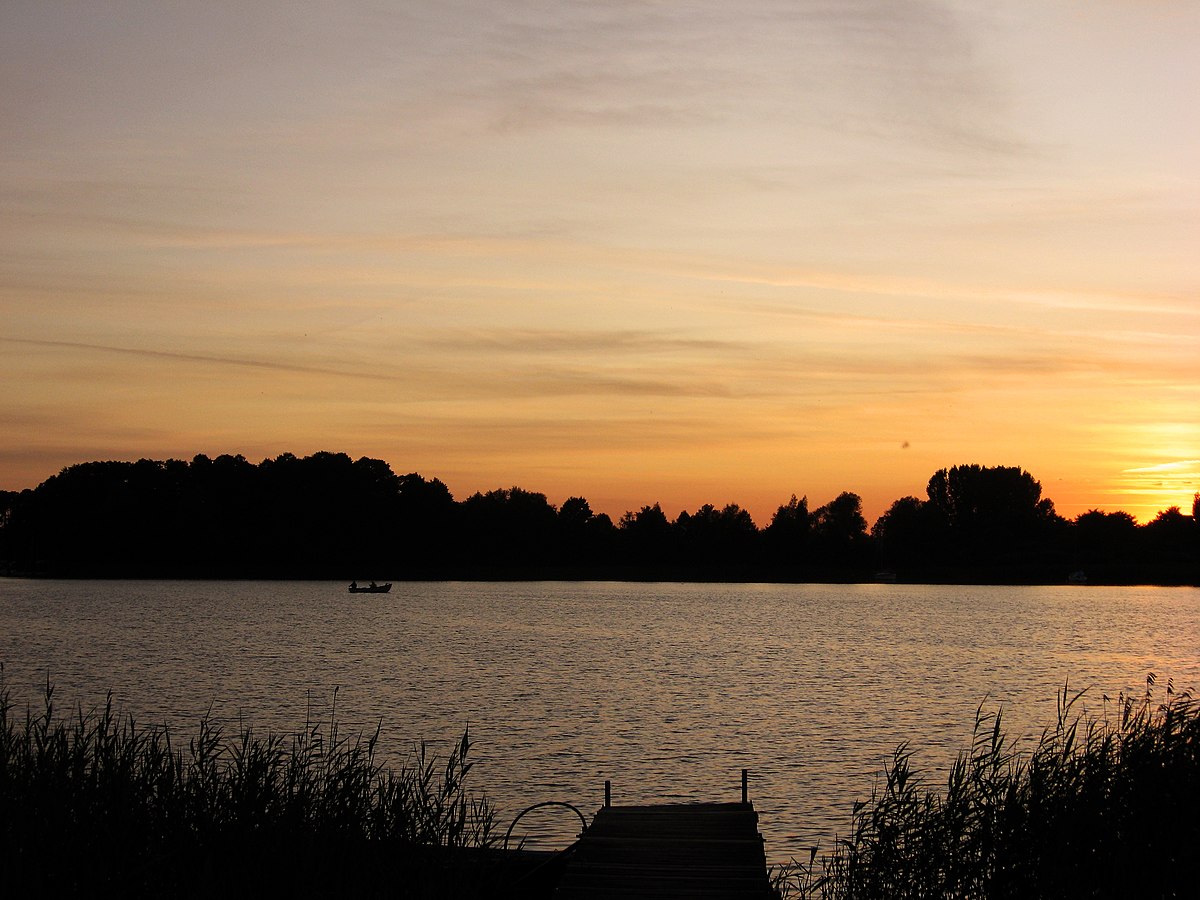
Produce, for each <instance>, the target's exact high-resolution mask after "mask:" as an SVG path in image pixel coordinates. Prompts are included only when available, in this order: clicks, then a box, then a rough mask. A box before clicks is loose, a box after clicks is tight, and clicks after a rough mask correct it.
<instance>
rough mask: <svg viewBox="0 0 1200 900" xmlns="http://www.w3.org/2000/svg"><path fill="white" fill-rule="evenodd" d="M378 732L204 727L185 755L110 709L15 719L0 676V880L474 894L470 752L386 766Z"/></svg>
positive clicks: (489, 841)
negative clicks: (258, 731)
mask: <svg viewBox="0 0 1200 900" xmlns="http://www.w3.org/2000/svg"><path fill="white" fill-rule="evenodd" d="M378 740H379V729H378V728H376V730H375V732H374V733H373V734H368V735H363V734H356V735H353V736H349V737H348V736H346V735H343V734H342V733H341V731H340V729H339V727H338V724H337V722H336V720H335V719H334V718H333V716H332V714H331V717H330V720H329V721H328V722H320V723H315V724H314V723H312V722H311V721H310V722H307V723H306V725H305V728H304V730H303V731H299V732H297V733H295V734H293V735H290V736H281V735H276V734H266V735H262V736H259V735H257V734H255V733H254V732H253V730H252V729H251V728H249V727H245V726H243V727H242V728H241V729H240V730H239V731H238V732H237V733H235V734H231V735H227V734H226V733H225V731H224V730H223V729H222V727H221V726H220V725H219V724H218V723H216V722H214V721H212V720H211V719H210V718H208V717H206V718H204V719H203V720H202V721H201V722H200V724H199V728H198V730H197V733H196V734H195V735H194V736H193V737H191V738H190V739H189V740H188V741H187V744H186V746H183V745H181V744H179V743H178V742H177V741H176V740H175V738H174V736H173V734H172V732H171V731H170V729H168V728H166V727H145V726H139V725H138V724H137V723H135V722H134V720H133V718H132V716H121V715H118V713H117V712H116V711H115V710H114V707H113V699H112V695H111V694H110V695H109V696H108V698H107V699H106V702H105V704H104V707H103V709H100V710H97V711H91V712H84V711H83V710H82V709H77V710H76V711H75V712H74V713H73V714H72V715H69V716H66V717H63V716H61V715H60V714H59V712H58V710H57V709H56V708H55V703H54V688H53V686H51V685H50V684H47V686H46V688H45V692H44V699H43V703H42V707H41V709H40V710H38V711H37V712H36V714H35V713H34V712H33V711H32V710H28V709H27V710H26V712H25V714H24V716H23V717H21V716H19V715H17V714H15V711H14V704H13V702H12V700H11V696H10V693H9V690H8V688H7V686H6V685H4V684H3V681H2V673H0V871H2V872H3V876H2V877H3V881H4V884H5V888H6V890H16V891H17V893H14V894H13V896H17V895H19V894H20V893H21V891H20V889H22V888H25V889H37V890H39V891H42V892H48V894H47V895H48V896H71V895H79V894H83V893H85V892H86V893H95V892H97V891H100V892H102V893H103V892H106V891H107V890H116V891H120V893H121V894H123V895H127V896H129V895H132V896H149V895H155V896H161V895H171V896H184V897H191V896H196V897H199V896H208V895H211V894H213V893H214V892H225V893H233V894H235V895H239V896H240V895H247V894H250V893H258V892H260V891H261V892H268V891H269V892H272V893H274V892H278V891H281V890H287V891H293V892H297V893H299V894H300V895H301V896H311V895H314V894H316V893H324V892H325V891H330V892H332V891H335V890H336V891H346V890H352V891H355V892H356V893H358V894H360V895H365V896H382V895H385V894H386V895H388V896H394V895H395V894H396V893H400V894H402V895H404V896H417V897H422V896H468V895H471V894H476V893H479V888H480V886H481V885H483V884H486V883H487V878H488V873H487V871H486V868H487V860H488V859H489V856H488V855H487V854H482V853H476V852H473V851H477V850H481V849H486V848H489V847H491V846H492V845H493V844H494V843H495V841H496V837H495V835H494V833H493V832H494V829H493V810H492V808H491V806H490V804H489V803H488V802H487V801H486V800H485V799H482V798H477V797H474V796H472V795H470V794H469V793H468V792H467V791H466V788H465V784H464V783H465V780H466V778H467V775H468V773H469V772H470V770H471V765H472V764H471V763H470V762H469V761H468V755H469V751H470V748H471V741H470V738H469V735H468V733H467V732H464V733H463V736H462V739H461V740H460V741H458V742H457V743H456V744H455V745H454V746H453V747H452V748H451V749H450V751H449V753H448V754H447V755H446V757H445V759H444V760H441V759H438V758H437V757H435V756H434V755H433V754H431V753H430V752H428V750H427V748H426V747H425V745H422V746H421V747H420V748H419V749H418V750H415V751H414V753H413V756H412V758H411V759H410V760H409V762H408V763H407V764H405V765H403V766H401V767H400V768H399V769H397V770H393V769H390V768H384V766H383V765H382V764H381V763H380V762H379V758H378Z"/></svg>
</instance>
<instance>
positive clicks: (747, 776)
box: [742, 769, 750, 803]
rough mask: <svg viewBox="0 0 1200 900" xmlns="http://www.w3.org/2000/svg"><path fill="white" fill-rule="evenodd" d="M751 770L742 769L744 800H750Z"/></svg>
mask: <svg viewBox="0 0 1200 900" xmlns="http://www.w3.org/2000/svg"><path fill="white" fill-rule="evenodd" d="M749 779H750V770H749V769H742V802H743V803H749V802H750V783H749Z"/></svg>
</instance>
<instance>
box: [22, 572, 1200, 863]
mask: <svg viewBox="0 0 1200 900" xmlns="http://www.w3.org/2000/svg"><path fill="white" fill-rule="evenodd" d="M0 661H2V662H3V663H4V679H5V682H6V683H7V685H8V688H9V690H10V692H11V693H12V696H13V699H14V701H15V702H16V704H17V706H18V709H19V710H22V711H23V709H24V707H25V706H26V704H33V705H34V706H35V708H36V707H38V706H39V705H40V703H41V691H42V688H43V687H44V685H45V683H46V680H47V678H49V680H50V681H51V682H52V683H53V684H54V686H55V701H56V703H57V704H58V705H59V708H60V709H62V710H63V711H70V710H71V709H73V708H74V707H75V706H76V704H80V705H82V706H83V707H84V708H85V709H88V708H93V707H96V706H100V705H102V704H103V702H104V698H105V694H106V692H107V691H109V690H111V691H112V692H113V694H114V697H115V700H116V702H117V704H118V705H119V706H120V708H121V709H122V710H123V711H125V712H129V713H132V714H133V715H134V717H135V719H136V720H137V721H138V722H140V723H146V724H162V723H168V724H170V725H171V726H172V728H173V731H175V733H176V734H177V736H182V737H184V738H187V737H190V736H192V735H194V734H195V724H196V722H197V721H198V720H199V719H200V718H201V717H202V716H204V715H205V714H206V713H211V715H212V716H213V717H214V718H216V719H218V720H219V721H221V722H222V723H224V724H225V725H226V726H227V727H228V728H233V729H236V728H237V726H238V723H239V721H244V722H245V723H246V724H248V725H252V726H253V727H254V728H255V729H256V730H257V731H262V730H265V729H274V730H277V731H287V732H291V731H294V730H296V729H299V728H301V727H303V725H304V723H305V720H306V717H312V718H315V719H326V718H327V717H328V716H329V715H330V714H331V712H332V713H333V714H334V715H336V717H337V719H338V721H339V722H340V723H341V726H342V729H343V731H347V730H351V731H357V730H359V729H365V730H367V731H372V730H374V728H375V725H376V723H382V731H383V734H382V738H381V742H382V744H383V746H384V749H385V750H386V751H387V752H388V754H389V759H390V760H391V761H392V762H394V763H397V764H398V763H401V762H403V761H404V759H405V758H406V757H407V754H408V753H409V752H410V750H411V749H412V747H413V746H414V745H415V744H417V743H418V742H420V741H422V740H424V741H426V742H428V743H429V744H430V745H431V747H432V748H433V749H435V750H437V751H439V752H440V753H444V752H445V749H446V748H447V747H448V745H449V743H450V742H451V741H452V740H454V739H456V738H458V737H460V736H461V734H462V731H463V729H464V727H467V726H469V728H470V734H471V738H472V740H474V741H475V742H476V743H475V747H474V750H473V759H474V761H475V763H476V767H475V769H474V770H473V771H472V773H471V775H470V776H469V782H473V784H474V787H475V789H476V790H477V791H482V792H485V793H486V794H487V795H488V796H489V797H490V798H491V799H492V800H493V801H494V803H495V804H496V806H497V807H498V809H499V815H498V817H497V820H498V823H499V825H500V829H501V832H502V833H503V831H504V829H506V828H507V827H508V824H509V822H511V820H512V818H513V816H514V815H515V814H516V813H517V812H519V811H520V810H521V809H523V808H524V807H526V806H529V805H531V804H533V803H536V802H539V801H543V800H562V801H566V802H569V803H572V804H574V805H575V806H577V807H579V808H580V809H581V810H583V811H584V812H585V813H587V814H589V816H590V814H591V813H592V812H593V811H594V810H595V809H596V808H597V807H598V806H600V804H601V803H602V800H603V785H604V781H605V779H610V780H611V781H612V792H613V802H614V803H629V802H655V801H662V802H666V801H678V800H692V799H695V800H729V801H733V800H737V799H739V798H740V772H741V769H743V768H747V769H749V770H750V796H751V799H752V800H753V802H754V804H755V807H756V809H757V810H758V812H759V816H760V827H761V830H762V832H763V835H764V837H765V839H766V843H767V855H768V858H769V859H771V860H772V861H785V860H786V859H787V858H788V857H789V856H791V855H806V853H807V849H806V848H808V847H810V846H814V845H817V844H819V845H820V846H821V847H823V848H828V847H829V846H830V844H831V842H832V841H833V839H834V836H835V835H836V834H841V835H846V834H847V833H848V832H849V829H850V822H851V819H850V813H851V806H852V804H853V802H854V801H855V800H857V799H866V798H867V797H868V796H869V795H870V793H871V789H872V786H873V784H874V783H875V779H876V776H877V775H878V773H879V772H880V771H881V769H882V767H883V765H884V763H885V762H886V761H887V760H888V759H889V758H890V757H891V754H892V752H893V750H894V749H895V748H896V746H897V745H898V744H899V743H900V742H903V741H908V742H909V743H910V745H911V747H912V748H913V749H914V750H915V751H916V754H915V760H916V765H917V767H918V768H919V769H920V770H921V771H922V772H923V773H924V774H926V775H927V776H928V780H929V782H930V784H931V786H939V784H940V783H941V782H943V781H944V778H945V775H946V772H947V769H948V766H949V764H950V762H951V761H952V760H953V758H954V756H955V754H956V753H957V752H958V751H959V750H960V749H962V748H963V747H964V746H965V745H966V743H967V742H968V741H969V738H970V734H971V726H972V724H973V722H974V717H975V711H976V708H977V707H978V706H979V704H980V703H981V702H982V703H984V709H985V710H995V709H996V708H997V707H1003V710H1004V716H1005V720H1006V722H1007V723H1008V728H1009V730H1010V733H1012V734H1014V735H1016V734H1022V735H1027V736H1031V737H1036V735H1037V734H1038V733H1039V732H1040V731H1041V729H1042V728H1043V727H1045V726H1048V725H1051V724H1052V723H1053V722H1054V720H1055V714H1056V697H1057V696H1058V694H1059V693H1060V692H1061V690H1062V688H1063V685H1064V683H1066V682H1067V681H1068V679H1069V682H1070V685H1071V688H1072V689H1073V690H1074V689H1083V688H1087V689H1088V691H1087V694H1085V697H1084V701H1081V702H1086V705H1087V708H1088V710H1090V711H1092V712H1094V713H1096V714H1101V713H1103V711H1104V706H1105V704H1104V701H1103V699H1102V697H1103V695H1104V694H1108V695H1109V696H1110V697H1111V698H1113V699H1114V700H1115V698H1116V697H1117V696H1118V693H1119V692H1122V691H1124V692H1126V693H1127V694H1128V693H1130V692H1132V693H1133V694H1135V695H1136V696H1140V695H1141V693H1142V691H1144V689H1145V679H1146V675H1147V673H1148V672H1154V673H1156V674H1157V676H1158V678H1159V683H1158V687H1157V692H1158V695H1159V696H1160V697H1161V696H1163V695H1164V691H1165V687H1166V684H1167V679H1168V678H1170V679H1172V680H1173V683H1174V687H1175V689H1176V690H1177V691H1181V690H1184V689H1191V690H1193V693H1195V692H1196V691H1197V689H1200V589H1196V588H1154V587H1112V588H1110V587H1089V586H1070V587H1068V586H1063V587H986V586H924V585H896V584H870V585H773V584H771V585H768V584H627V583H607V582H606V583H592V582H589V583H541V582H539V583H524V582H522V583H397V584H396V585H395V586H394V587H393V589H392V592H391V593H390V594H386V595H370V594H367V595H350V594H348V593H347V591H346V586H345V585H344V584H340V583H339V584H331V583H318V582H195V581H192V582H185V581H167V582H161V581H42V580H21V579H0ZM335 697H336V699H335ZM335 703H336V708H335V709H331V707H333V706H334V704H335ZM1109 706H1110V708H1111V707H1112V704H1111V703H1110V704H1109ZM572 819H574V820H573V821H572ZM578 824H579V822H578V819H577V818H574V817H573V816H571V815H570V814H569V813H567V812H565V811H564V810H561V809H551V810H546V811H541V812H539V813H538V814H537V815H535V816H529V817H526V818H525V819H522V821H521V826H520V829H519V831H518V832H517V833H519V834H521V835H523V836H525V837H527V838H528V839H529V841H530V843H531V845H533V846H539V847H555V846H564V845H565V844H566V843H568V842H569V841H570V839H571V837H572V836H573V834H574V833H575V832H576V831H577V830H578Z"/></svg>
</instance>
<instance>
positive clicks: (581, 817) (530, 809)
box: [504, 800, 588, 850]
mask: <svg viewBox="0 0 1200 900" xmlns="http://www.w3.org/2000/svg"><path fill="white" fill-rule="evenodd" d="M546 806H564V807H566V808H567V809H569V810H571V812H573V813H575V815H577V816H579V821H580V822H581V823H582V824H583V827H582V828H581V829H580V830H579V833H580V834H581V835H582V834H583V833H584V832H585V831H587V828H588V823H587V818H586V817H585V816H584V814H583V813H581V812H580V811H579V810H578V809H576V808H575V807H574V806H572V805H571V804H570V803H564V802H563V801H562V800H546V801H544V802H542V803H535V804H533V806H530V807H527V808H526V809H523V810H521V811H520V812H519V813H517V817H516V818H515V819H513V820H512V824H511V825H509V826H508V831H506V832H504V849H505V850H507V849H508V839H509V838H510V837H512V832H513V829H514V828H516V827H517V822H519V821H521V817H522V816H524V815H525V813H530V812H533V811H534V810H535V809H542V808H543V807H546Z"/></svg>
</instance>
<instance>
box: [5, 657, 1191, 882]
mask: <svg viewBox="0 0 1200 900" xmlns="http://www.w3.org/2000/svg"><path fill="white" fill-rule="evenodd" d="M1155 682H1156V679H1155V676H1154V675H1153V674H1151V675H1150V676H1149V677H1148V678H1147V683H1146V692H1145V694H1144V695H1143V696H1141V697H1138V698H1134V697H1125V696H1120V697H1118V698H1116V699H1115V700H1109V699H1108V698H1104V699H1105V703H1104V712H1103V714H1102V715H1101V716H1100V717H1098V718H1087V717H1083V716H1081V715H1076V714H1075V713H1074V711H1073V706H1074V703H1075V702H1076V701H1077V700H1078V699H1079V697H1080V696H1081V695H1082V692H1080V693H1075V694H1072V693H1071V692H1070V691H1069V690H1068V688H1067V687H1066V686H1064V688H1063V690H1062V693H1061V696H1060V698H1059V706H1058V717H1057V721H1056V723H1055V724H1054V725H1052V726H1051V727H1049V728H1047V729H1046V730H1045V731H1044V732H1043V733H1042V735H1041V737H1040V739H1039V740H1038V741H1037V742H1036V744H1035V745H1034V746H1033V747H1032V749H1022V748H1021V747H1019V746H1018V742H1016V741H1013V740H1011V739H1010V738H1009V736H1008V735H1007V734H1006V733H1005V732H1004V730H1003V723H1002V716H1001V713H1000V712H996V713H995V714H993V715H985V714H983V712H982V707H981V708H980V710H979V711H977V714H976V726H975V730H974V736H973V739H972V741H971V743H970V746H969V747H967V748H966V749H965V750H964V751H963V752H962V753H961V754H960V755H959V758H958V760H957V762H956V763H955V764H954V765H953V766H952V767H951V769H950V772H949V776H948V778H947V780H946V785H945V788H944V789H943V790H941V791H939V790H936V789H932V788H930V787H928V786H927V783H926V782H924V781H923V780H922V779H921V778H920V776H919V775H918V773H917V772H916V771H915V770H914V769H913V767H912V765H911V761H912V753H911V751H910V749H909V746H908V745H907V744H904V745H901V746H900V747H898V748H897V749H896V751H895V754H894V756H893V758H892V761H891V763H890V764H889V765H888V766H887V767H886V770H885V771H884V772H883V773H882V775H881V781H880V782H879V783H877V785H876V788H875V790H874V792H873V795H872V796H871V797H870V799H869V800H867V801H861V802H858V803H855V804H854V805H853V808H852V811H851V821H852V828H851V831H850V836H849V837H848V838H845V839H842V840H839V841H838V842H837V845H836V846H835V847H834V848H832V849H831V850H828V851H826V852H825V853H823V854H822V853H820V852H819V848H814V849H813V851H812V853H811V855H810V857H809V858H808V859H807V860H803V861H794V862H793V863H792V864H790V865H786V866H777V867H774V868H773V870H772V884H773V888H774V890H775V891H776V892H777V894H778V896H779V897H780V898H803V900H816V898H820V900H849V898H909V897H912V898H917V897H920V898H933V897H995V898H1038V897H1046V898H1049V897H1055V898H1070V897H1130V896H1136V897H1182V896H1188V895H1189V894H1190V892H1191V891H1192V890H1193V889H1194V871H1193V866H1192V865H1191V862H1192V857H1193V854H1194V850H1195V847H1196V846H1198V845H1200V817H1197V815H1196V810H1197V809H1200V707H1198V706H1197V704H1196V703H1195V701H1194V700H1193V698H1192V696H1191V694H1190V693H1188V692H1186V691H1184V692H1178V693H1177V692H1176V691H1175V690H1174V686H1173V685H1172V683H1171V682H1170V681H1168V682H1167V685H1166V698H1165V700H1163V701H1162V702H1159V701H1157V700H1156V699H1155V697H1154V690H1155ZM53 693H54V692H53V688H52V686H50V685H49V684H47V686H46V690H45V695H44V703H43V708H42V709H40V710H38V711H37V712H34V711H33V710H27V711H26V712H25V714H24V716H23V717H21V716H19V715H17V714H15V712H14V708H13V703H12V701H11V699H10V696H9V692H8V689H7V687H6V686H5V685H4V684H3V682H2V680H0V866H2V871H3V872H4V882H5V886H6V887H7V888H10V889H15V890H17V891H21V890H22V889H29V890H31V891H32V889H34V888H36V889H37V890H38V891H39V892H40V893H42V894H45V895H49V896H73V895H80V894H83V893H97V892H99V893H106V892H107V889H111V890H120V891H121V893H122V894H123V895H125V896H150V895H154V896H162V895H168V896H181V897H191V896H196V897H199V896H210V895H213V894H214V893H218V894H219V893H225V894H231V895H234V896H243V895H250V894H254V895H261V894H265V893H267V892H270V893H284V892H287V893H295V894H297V895H300V896H312V895H316V894H318V893H326V892H333V891H335V890H336V891H338V892H353V893H355V894H357V895H361V896H367V897H372V896H384V895H387V896H393V895H396V894H400V895H402V896H411V897H464V898H466V897H508V896H513V897H516V896H521V897H531V898H536V897H543V896H549V895H550V893H551V892H552V890H553V878H552V876H553V868H550V869H549V873H550V876H551V877H550V880H547V878H546V875H545V873H543V875H542V880H541V881H540V882H535V881H531V880H529V879H530V876H531V874H534V873H533V872H532V871H531V870H532V866H533V865H539V864H541V860H538V861H537V862H536V863H533V864H531V863H530V862H529V861H528V860H526V859H523V858H522V854H520V853H519V852H518V853H513V852H511V851H502V850H500V849H499V844H498V842H497V832H496V829H495V828H494V818H495V812H494V810H493V809H492V807H491V806H490V804H489V803H488V801H487V800H486V799H485V798H479V797H475V796H473V795H471V794H470V793H469V792H468V791H467V790H466V788H465V785H464V782H465V779H466V778H467V775H468V773H469V771H470V769H471V763H470V762H468V755H469V751H470V747H471V743H470V740H469V736H468V735H467V734H466V733H464V735H463V737H462V739H461V741H459V742H458V743H457V744H456V746H454V747H453V748H452V749H451V750H450V752H449V754H448V755H447V757H446V759H445V760H444V761H442V760H437V759H434V758H433V757H431V756H430V755H428V754H427V753H426V751H425V749H424V748H421V749H420V750H418V751H415V752H414V755H413V757H412V759H411V760H410V761H409V762H408V763H407V764H406V765H404V766H402V767H401V768H400V769H399V770H395V771H393V770H391V769H385V768H384V767H383V766H381V765H380V764H379V763H378V762H377V744H376V741H377V738H378V731H377V732H376V733H375V734H374V735H367V736H364V735H356V736H354V737H346V736H344V735H342V734H341V733H340V731H339V729H338V725H337V722H336V719H335V718H333V716H332V715H331V718H330V720H329V721H328V722H322V723H316V724H314V723H311V722H309V723H306V725H305V728H304V730H303V731H300V732H297V733H296V734H294V735H291V736H290V737H281V736H277V735H270V734H267V735H258V734H256V733H255V732H254V731H253V730H252V729H251V728H250V727H249V726H245V725H243V726H242V728H241V729H240V730H239V731H238V732H237V733H236V734H226V733H225V732H223V731H222V729H221V728H220V727H219V726H218V725H216V724H215V723H213V722H211V721H209V720H207V719H205V720H203V721H202V722H201V723H200V726H199V729H198V732H197V733H196V735H195V736H194V737H192V738H190V739H189V740H188V741H187V743H186V745H185V744H183V743H179V742H178V741H176V740H175V738H174V736H173V735H172V733H171V732H170V730H169V729H167V728H166V727H147V726H138V725H136V724H135V722H134V720H133V718H132V717H131V716H122V715H120V714H118V713H117V712H116V711H115V710H114V709H113V705H112V700H111V695H110V697H109V700H108V702H107V703H106V705H105V706H104V708H103V709H102V710H98V711H92V712H84V711H82V710H76V711H75V712H74V713H73V714H68V715H66V716H63V715H61V714H60V713H59V712H58V710H56V708H55V706H54V703H53Z"/></svg>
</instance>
